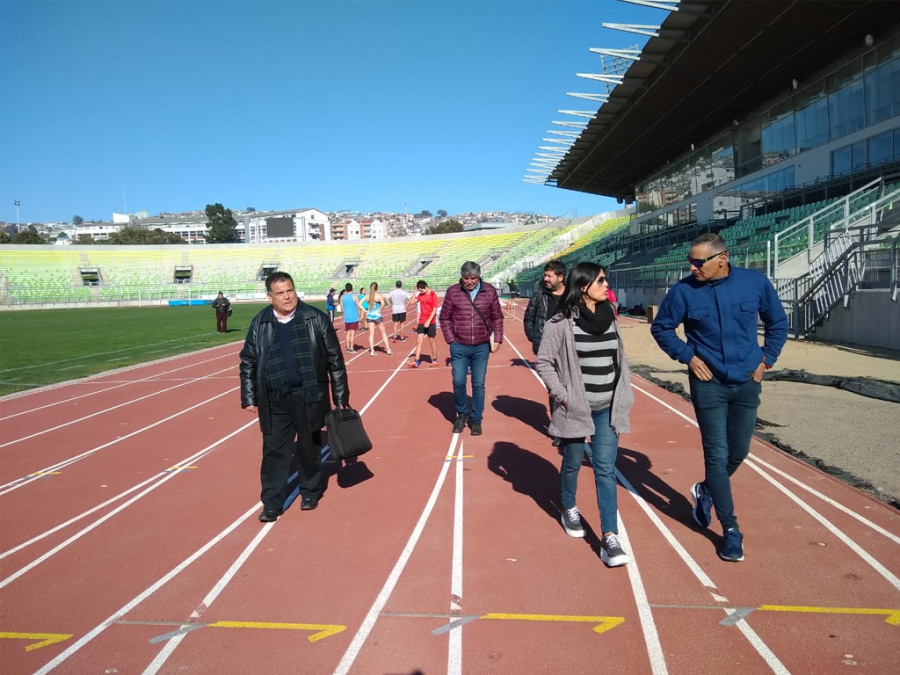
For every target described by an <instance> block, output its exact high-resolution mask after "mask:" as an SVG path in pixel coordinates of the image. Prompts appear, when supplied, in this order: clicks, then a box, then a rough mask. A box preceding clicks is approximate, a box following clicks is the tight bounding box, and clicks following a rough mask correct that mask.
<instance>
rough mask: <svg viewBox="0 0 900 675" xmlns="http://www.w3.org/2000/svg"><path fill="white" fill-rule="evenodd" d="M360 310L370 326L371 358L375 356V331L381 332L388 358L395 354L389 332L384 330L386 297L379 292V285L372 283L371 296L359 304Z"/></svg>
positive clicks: (370, 287)
mask: <svg viewBox="0 0 900 675" xmlns="http://www.w3.org/2000/svg"><path fill="white" fill-rule="evenodd" d="M359 306H360V309H362V310H363V312H364V315H365V317H366V320H367V322H368V324H369V356H375V329H376V328H378V330H380V331H381V339H382V340H383V341H384V348H385V349H386V350H387V353H388V356H390V355H391V354H393V353H394V352H392V351H391V343H390V342H388V336H387V332H386V331H385V329H384V317H383V316H382V315H381V310H382V308H383V307H384V296H383V295H382V294H381V293H379V292H378V284H377V283H376V282H374V281H373V282H372V285H371V286H369V296H368V297H367V298H366V299H365V300H363V301H362V302H361V303H359Z"/></svg>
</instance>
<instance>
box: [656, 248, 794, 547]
mask: <svg viewBox="0 0 900 675" xmlns="http://www.w3.org/2000/svg"><path fill="white" fill-rule="evenodd" d="M688 262H689V263H690V266H691V272H692V274H691V276H688V277H685V278H684V279H682V280H681V281H679V282H678V283H677V284H675V285H674V286H673V287H672V288H671V289H669V293H668V294H667V295H666V298H665V300H663V302H662V305H660V308H659V313H658V314H657V316H656V319H655V320H654V321H653V325H652V326H651V328H650V332H651V333H652V334H653V337H654V338H655V339H656V342H657V344H659V346H660V347H661V348H662V350H663V351H664V352H665V353H666V354H668V355H669V356H670V357H671V358H673V359H675V360H676V361H679V362H680V363H684V364H686V365H687V366H688V369H689V371H690V373H689V375H690V386H691V401H692V402H693V404H694V413H695V414H696V416H697V424H698V426H699V427H700V437H701V439H702V442H703V463H704V466H705V467H706V480H705V481H704V482H702V483H695V484H694V485H693V487H691V498H692V499H693V502H694V509H693V515H694V520H696V521H697V523H698V524H699V525H700V526H701V527H709V525H710V522H711V516H710V512H711V509H712V507H713V506H715V507H716V516H717V517H718V519H719V522H720V523H722V528H723V530H724V534H725V537H724V542H723V544H722V547H721V549H720V550H719V557H721V558H722V559H723V560H729V561H733V562H737V561H740V560H743V559H744V547H743V535H742V534H741V531H740V529H739V528H738V522H737V518H736V517H735V515H734V500H733V498H732V496H731V476H732V475H734V472H735V471H737V469H738V467H739V466H740V465H741V463H742V462H743V461H744V459H746V457H747V455H748V454H749V452H750V439H751V438H752V436H753V428H754V426H755V425H756V411H757V409H758V408H759V397H760V393H761V392H762V377H763V373H764V372H765V371H766V370H768V369H769V368H771V367H772V365H774V363H775V360H776V359H777V358H778V355H779V354H780V353H781V348H782V347H784V343H785V340H787V328H788V323H787V315H786V314H785V312H784V308H783V307H782V305H781V301H780V300H779V299H778V295H777V294H776V292H775V289H774V288H773V287H772V284H771V283H770V282H769V280H768V279H767V278H766V277H765V276H764V275H763V274H760V273H759V272H756V271H754V270H748V269H744V268H741V267H734V266H733V265H731V264H730V263H729V262H728V251H727V250H726V247H725V241H724V240H723V239H722V237H720V236H719V235H717V234H703V235H700V236H699V237H697V238H696V239H694V240H693V241H692V242H691V250H690V253H689V255H688ZM758 318H760V319H762V322H763V327H764V331H763V332H764V336H765V340H764V342H763V346H762V347H760V346H759V338H758V332H757V321H758ZM682 323H683V324H684V334H685V337H686V338H687V342H685V341H683V340H681V338H679V337H678V335H677V334H676V333H675V329H676V328H677V327H678V325H679V324H682Z"/></svg>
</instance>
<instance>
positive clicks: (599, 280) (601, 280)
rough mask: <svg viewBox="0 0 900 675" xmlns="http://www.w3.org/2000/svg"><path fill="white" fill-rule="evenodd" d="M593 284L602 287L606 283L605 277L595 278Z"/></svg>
mask: <svg viewBox="0 0 900 675" xmlns="http://www.w3.org/2000/svg"><path fill="white" fill-rule="evenodd" d="M594 283H595V284H597V285H598V286H602V285H603V284H605V283H606V277H597V278H596V279H594Z"/></svg>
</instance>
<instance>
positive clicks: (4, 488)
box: [0, 387, 240, 496]
mask: <svg viewBox="0 0 900 675" xmlns="http://www.w3.org/2000/svg"><path fill="white" fill-rule="evenodd" d="M238 389H240V387H232V388H231V389H228V390H227V391H223V392H222V393H221V394H216V395H215V396H213V397H211V398H208V399H206V400H205V401H201V402H200V403H197V404H195V405H192V406H191V407H190V408H185V409H184V410H179V411H178V412H177V413H175V414H173V415H169V416H168V417H164V418H163V419H161V420H157V421H156V422H153V423H152V424H148V425H147V426H145V427H142V428H140V429H137V430H135V431H132V432H131V433H130V434H126V435H124V436H121V437H119V438H117V439H115V440H112V441H109V442H108V443H104V444H103V445H98V446H97V447H96V448H92V449H91V450H87V451H85V452H82V453H81V454H80V455H75V456H74V457H70V458H69V459H64V460H63V461H61V462H57V463H56V464H53V465H51V466H48V467H44V468H43V469H39V470H38V471H34V472H32V473H31V474H29V475H28V476H23V477H22V478H16V479H15V480H12V481H10V482H9V483H5V484H3V485H0V496H3V495H5V494H8V493H10V492H12V491H14V490H18V489H19V488H20V487H23V486H25V485H28V484H30V483H33V482H34V481H36V480H40V475H36V474H42V473H47V472H49V471H58V470H59V469H62V468H65V467H67V466H70V465H72V464H74V463H75V462H78V461H80V460H82V459H84V458H85V457H89V456H91V455H93V454H94V453H95V452H99V451H100V450H103V449H105V448H108V447H110V446H112V445H115V444H116V443H121V442H122V441H125V440H128V439H129V438H131V437H132V436H137V435H138V434H142V433H144V432H145V431H147V430H148V429H152V428H153V427H158V426H159V425H160V424H164V423H166V422H168V421H170V420H173V419H175V418H176V417H180V416H181V415H184V414H185V413H189V412H191V411H192V410H196V409H197V408H201V407H203V406H205V405H206V404H208V403H210V402H211V401H215V400H216V399H217V398H222V397H223V396H227V395H228V394H231V393H232V392H234V391H237V390H238Z"/></svg>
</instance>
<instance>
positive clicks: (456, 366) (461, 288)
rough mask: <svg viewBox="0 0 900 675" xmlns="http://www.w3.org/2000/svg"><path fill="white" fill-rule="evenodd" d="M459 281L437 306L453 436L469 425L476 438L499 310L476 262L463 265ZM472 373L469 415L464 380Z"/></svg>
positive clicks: (499, 337)
mask: <svg viewBox="0 0 900 675" xmlns="http://www.w3.org/2000/svg"><path fill="white" fill-rule="evenodd" d="M459 275H460V277H461V278H460V280H459V283H458V284H453V285H452V286H451V287H450V288H448V289H447V293H446V294H445V295H444V304H443V305H442V307H441V330H442V331H443V333H444V339H445V340H446V341H447V344H448V345H450V368H451V370H452V372H453V400H454V403H455V404H456V421H455V422H454V423H453V433H455V434H458V433H462V430H463V429H465V428H466V423H467V422H471V426H472V435H473V436H480V435H481V433H482V430H481V420H482V418H483V416H484V379H485V376H486V375H487V364H488V356H489V355H490V354H491V353H492V352H496V351H497V350H498V349H499V348H500V344H501V343H502V342H503V310H501V309H500V298H499V296H498V295H497V289H496V288H494V287H493V286H491V285H490V284H489V283H487V282H486V281H484V280H483V279H482V278H481V267H480V266H479V265H478V263H474V262H472V261H468V262H465V263H463V265H462V267H461V268H460V271H459ZM470 372H471V373H472V412H471V414H470V413H469V396H468V392H467V389H466V380H467V377H468V374H469V373H470Z"/></svg>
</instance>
